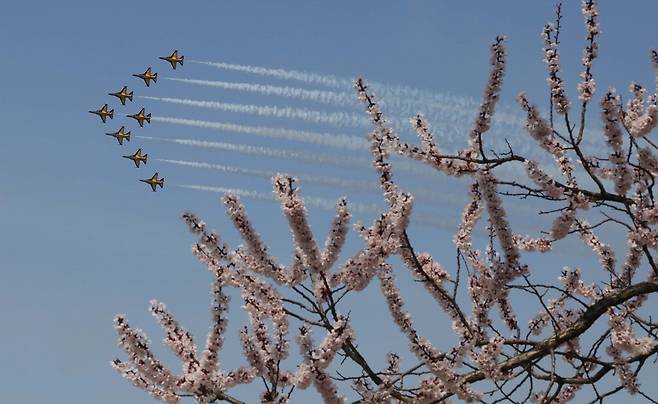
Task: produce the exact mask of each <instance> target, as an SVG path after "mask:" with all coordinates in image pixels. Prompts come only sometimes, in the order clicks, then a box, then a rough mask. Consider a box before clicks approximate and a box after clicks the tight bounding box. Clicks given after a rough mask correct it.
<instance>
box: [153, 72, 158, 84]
mask: <svg viewBox="0 0 658 404" xmlns="http://www.w3.org/2000/svg"><path fill="white" fill-rule="evenodd" d="M153 81H154V82H156V83H157V82H158V73H154V74H153Z"/></svg>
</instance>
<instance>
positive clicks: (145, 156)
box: [142, 154, 149, 164]
mask: <svg viewBox="0 0 658 404" xmlns="http://www.w3.org/2000/svg"><path fill="white" fill-rule="evenodd" d="M142 157H144V160H142V161H143V162H144V164H146V160H148V158H149V155H148V154H145V155H143V156H142Z"/></svg>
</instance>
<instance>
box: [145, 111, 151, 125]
mask: <svg viewBox="0 0 658 404" xmlns="http://www.w3.org/2000/svg"><path fill="white" fill-rule="evenodd" d="M146 122H148V123H151V113H150V112H149V114H148V115H146Z"/></svg>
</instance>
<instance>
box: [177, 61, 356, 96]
mask: <svg viewBox="0 0 658 404" xmlns="http://www.w3.org/2000/svg"><path fill="white" fill-rule="evenodd" d="M190 62H191V63H198V64H202V65H207V66H212V67H217V68H219V69H225V70H236V71H240V72H245V73H252V74H258V75H261V76H270V77H276V78H279V79H283V80H296V81H301V82H304V83H308V84H321V85H323V86H326V87H331V88H337V89H341V90H345V89H349V88H350V87H351V86H352V80H350V79H345V78H341V77H336V76H330V75H328V74H315V73H307V72H301V71H295V70H285V69H271V68H267V67H259V66H247V65H238V64H231V63H222V62H203V61H199V60H191V61H190Z"/></svg>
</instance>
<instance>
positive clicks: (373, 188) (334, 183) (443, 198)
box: [156, 159, 466, 206]
mask: <svg viewBox="0 0 658 404" xmlns="http://www.w3.org/2000/svg"><path fill="white" fill-rule="evenodd" d="M156 160H157V161H161V162H163V163H168V164H175V165H179V166H184V167H191V168H200V169H208V170H217V171H222V172H225V173H235V174H242V175H251V176H255V177H262V178H267V179H270V178H272V176H274V175H275V174H276V172H275V171H268V170H255V169H250V168H243V167H237V166H230V165H225V164H214V163H206V162H199V161H187V160H171V159H156ZM294 176H295V177H297V178H299V179H300V180H301V181H302V182H303V183H305V182H309V183H313V184H318V185H326V186H328V187H331V188H336V187H337V188H343V189H349V190H354V191H358V192H369V193H374V194H378V195H379V194H380V193H381V188H380V186H379V185H378V184H377V183H376V182H368V181H359V180H347V179H343V178H337V177H327V176H316V175H306V174H301V175H296V174H295V175H294ZM409 191H410V192H411V193H412V194H413V195H415V196H422V197H424V198H427V199H428V200H431V201H433V202H439V203H446V202H447V203H452V204H458V205H459V206H461V205H463V204H464V203H466V198H459V197H456V196H454V195H450V194H445V193H444V194H437V193H435V192H431V191H429V190H427V189H420V188H415V187H411V188H409Z"/></svg>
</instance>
